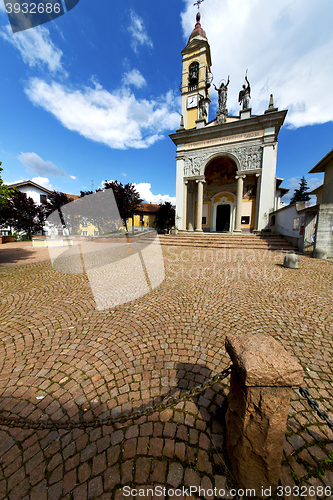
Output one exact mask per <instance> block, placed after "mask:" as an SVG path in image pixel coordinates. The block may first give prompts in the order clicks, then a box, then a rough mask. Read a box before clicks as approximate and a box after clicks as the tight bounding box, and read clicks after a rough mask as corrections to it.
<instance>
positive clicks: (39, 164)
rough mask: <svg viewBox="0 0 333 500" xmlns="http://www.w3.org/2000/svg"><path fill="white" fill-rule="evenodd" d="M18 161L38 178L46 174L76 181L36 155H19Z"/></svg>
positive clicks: (50, 162)
mask: <svg viewBox="0 0 333 500" xmlns="http://www.w3.org/2000/svg"><path fill="white" fill-rule="evenodd" d="M18 159H19V160H20V162H21V163H22V164H23V165H24V166H25V167H28V168H29V169H30V170H32V171H33V172H35V173H36V174H38V175H40V176H42V175H45V174H46V175H51V176H53V177H71V178H72V179H76V177H74V176H68V174H66V172H65V171H64V170H62V169H60V168H59V167H57V166H56V165H55V164H54V163H52V161H45V160H43V159H42V158H41V157H40V156H38V155H37V154H36V153H21V154H20V156H18Z"/></svg>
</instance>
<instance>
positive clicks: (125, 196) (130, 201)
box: [104, 181, 143, 231]
mask: <svg viewBox="0 0 333 500" xmlns="http://www.w3.org/2000/svg"><path fill="white" fill-rule="evenodd" d="M104 189H112V190H113V194H114V197H115V200H116V203H117V206H118V210H119V214H120V217H121V219H122V221H123V224H124V226H125V228H126V231H127V230H128V229H127V219H130V218H131V217H132V214H133V211H134V212H135V210H136V209H137V208H138V207H139V205H140V204H141V203H142V201H143V200H142V198H140V194H139V193H138V192H137V190H136V189H135V186H134V184H125V186H123V185H122V183H121V182H118V181H110V182H108V181H105V182H104ZM132 196H133V198H132Z"/></svg>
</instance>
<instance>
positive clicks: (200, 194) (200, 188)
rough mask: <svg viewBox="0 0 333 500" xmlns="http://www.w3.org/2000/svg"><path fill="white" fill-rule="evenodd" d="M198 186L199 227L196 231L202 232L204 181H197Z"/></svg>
mask: <svg viewBox="0 0 333 500" xmlns="http://www.w3.org/2000/svg"><path fill="white" fill-rule="evenodd" d="M196 182H197V184H198V200H197V227H196V231H201V232H202V204H203V183H204V182H205V181H203V180H201V179H200V180H197V181H196Z"/></svg>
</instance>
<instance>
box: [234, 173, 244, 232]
mask: <svg viewBox="0 0 333 500" xmlns="http://www.w3.org/2000/svg"><path fill="white" fill-rule="evenodd" d="M245 177H246V176H245V175H236V176H235V179H237V205H236V224H235V229H234V232H235V233H241V232H242V229H241V218H242V200H243V181H244V179H245Z"/></svg>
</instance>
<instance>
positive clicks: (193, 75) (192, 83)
mask: <svg viewBox="0 0 333 500" xmlns="http://www.w3.org/2000/svg"><path fill="white" fill-rule="evenodd" d="M198 82H199V63H198V62H194V63H192V64H191V66H190V69H189V75H188V85H189V90H192V89H193V88H196V87H197V86H198Z"/></svg>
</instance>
